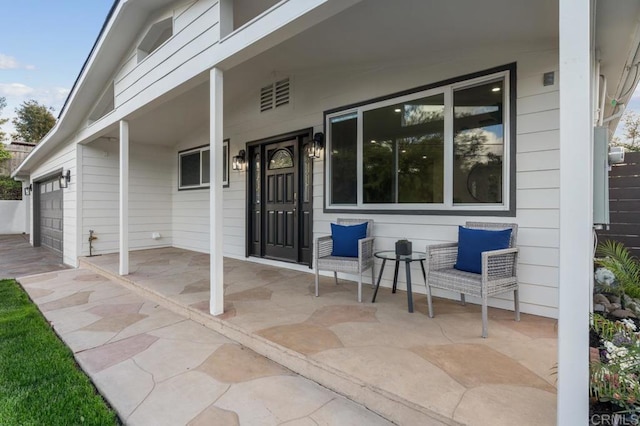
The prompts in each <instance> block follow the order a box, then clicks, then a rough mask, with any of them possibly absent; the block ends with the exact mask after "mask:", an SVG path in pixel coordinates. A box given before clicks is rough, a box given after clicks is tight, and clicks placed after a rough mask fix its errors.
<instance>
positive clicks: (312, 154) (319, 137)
mask: <svg viewBox="0 0 640 426" xmlns="http://www.w3.org/2000/svg"><path fill="white" fill-rule="evenodd" d="M323 146H324V133H321V132H318V133H316V134H315V135H313V140H312V141H311V143H310V144H309V152H308V154H309V158H320V153H321V151H322V147H323Z"/></svg>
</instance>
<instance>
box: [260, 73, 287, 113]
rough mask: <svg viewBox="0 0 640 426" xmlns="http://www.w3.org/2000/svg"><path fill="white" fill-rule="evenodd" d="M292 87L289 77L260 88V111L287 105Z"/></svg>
mask: <svg viewBox="0 0 640 426" xmlns="http://www.w3.org/2000/svg"><path fill="white" fill-rule="evenodd" d="M290 87H291V85H290V83H289V79H288V78H285V79H284V80H280V81H276V82H275V83H272V84H270V85H268V86H265V87H263V88H262V89H260V112H265V111H268V110H270V109H274V108H278V107H281V106H284V105H287V104H288V103H289V95H290Z"/></svg>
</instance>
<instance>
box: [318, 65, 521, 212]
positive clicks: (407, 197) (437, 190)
mask: <svg viewBox="0 0 640 426" xmlns="http://www.w3.org/2000/svg"><path fill="white" fill-rule="evenodd" d="M514 73H515V70H514V67H512V66H510V67H503V68H502V69H501V70H500V71H496V70H492V72H488V73H486V74H485V75H481V76H478V75H474V76H470V77H469V78H460V79H456V80H453V81H449V82H445V83H446V84H441V85H432V86H430V87H427V88H422V89H419V90H416V91H415V92H413V93H403V94H401V95H398V96H390V97H387V98H385V99H382V100H374V101H371V102H369V103H363V104H360V105H357V106H352V107H349V108H348V109H342V110H334V111H331V112H328V113H326V133H327V147H326V151H325V152H326V163H327V174H326V179H327V181H326V188H327V198H326V208H327V210H336V211H345V210H369V211H380V212H382V213H383V212H387V211H388V212H392V213H397V212H403V211H406V210H409V211H416V212H425V213H431V212H438V211H448V212H450V211H454V212H455V211H458V212H470V213H472V214H473V213H478V212H484V211H489V212H495V213H496V214H500V212H512V207H511V204H510V201H511V200H510V198H512V197H510V186H509V185H510V182H511V181H512V179H510V173H511V171H512V170H511V167H512V166H511V157H510V156H511V143H512V142H514V141H513V140H512V139H513V136H512V133H511V130H512V129H511V127H510V125H512V124H513V123H511V121H512V119H511V112H512V110H511V108H513V106H512V103H513V100H512V96H511V95H512V93H511V89H512V88H511V86H512V85H513V83H512V77H513V78H515V76H514V75H513V74H514Z"/></svg>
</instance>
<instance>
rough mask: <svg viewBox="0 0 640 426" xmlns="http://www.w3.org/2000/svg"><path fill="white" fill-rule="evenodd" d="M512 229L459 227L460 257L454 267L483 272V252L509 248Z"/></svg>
mask: <svg viewBox="0 0 640 426" xmlns="http://www.w3.org/2000/svg"><path fill="white" fill-rule="evenodd" d="M510 239H511V229H504V230H502V231H489V230H485V229H470V228H465V227H464V226H459V227H458V259H457V260H456V264H455V265H454V266H453V267H454V268H456V269H458V270H460V271H467V272H475V273H476V274H480V273H482V252H483V251H490V250H501V249H506V248H509V240H510Z"/></svg>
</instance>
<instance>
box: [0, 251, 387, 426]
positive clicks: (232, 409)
mask: <svg viewBox="0 0 640 426" xmlns="http://www.w3.org/2000/svg"><path fill="white" fill-rule="evenodd" d="M0 247H1V245H0ZM25 267H26V266H25ZM19 281H20V283H21V284H22V285H23V287H24V288H25V289H26V290H27V292H28V293H29V295H30V296H31V298H32V299H33V300H34V301H35V302H36V303H37V304H38V306H39V307H40V310H41V311H42V312H43V313H44V315H45V317H46V318H47V319H48V320H49V321H50V322H51V324H52V326H53V327H54V329H55V330H56V332H57V333H58V334H59V335H60V336H61V337H62V339H63V340H64V341H65V343H66V344H67V345H68V346H69V347H70V348H71V350H72V351H73V353H74V354H75V357H76V359H77V361H78V363H79V364H80V365H81V367H82V368H83V369H84V370H85V371H86V372H87V373H88V374H89V375H90V377H91V379H92V380H93V382H94V383H95V384H96V386H97V388H98V389H99V390H100V392H101V393H102V395H103V396H104V397H105V398H106V399H107V400H108V401H109V403H110V404H111V405H112V406H113V407H114V408H115V409H116V411H117V412H118V414H119V415H120V417H121V419H122V420H123V421H124V422H126V424H130V425H172V426H173V425H184V424H189V425H237V424H242V425H285V424H286V425H387V424H390V423H389V422H387V421H386V420H384V419H383V418H381V417H379V416H378V415H376V414H374V413H372V412H371V411H368V410H367V409H365V408H364V407H362V406H359V405H357V404H355V403H353V402H351V401H349V400H347V399H345V398H343V397H342V396H339V395H338V394H336V393H333V392H331V391H329V390H327V389H325V388H323V387H321V386H319V385H318V384H316V383H314V382H312V381H310V380H307V379H305V378H302V377H301V376H299V375H296V374H294V373H292V372H291V371H289V370H287V369H285V368H284V367H282V366H280V365H279V364H276V363H274V362H272V361H270V360H268V359H266V358H264V357H262V356H260V355H258V354H256V353H255V352H253V351H251V350H249V349H247V348H245V347H243V346H240V345H238V344H236V343H234V342H233V341H231V340H229V339H227V338H226V337H224V336H222V335H220V334H218V333H216V332H214V331H212V330H210V329H208V328H206V327H204V326H202V325H200V324H198V323H196V322H194V321H192V320H188V319H185V318H184V317H182V316H180V315H177V314H175V313H173V312H171V311H169V310H167V309H164V308H162V307H160V306H159V305H157V304H156V303H154V302H151V301H148V300H146V299H143V298H141V297H140V296H138V295H136V294H134V293H132V292H131V291H130V290H127V289H126V288H124V287H123V286H121V285H118V284H116V283H114V282H112V281H110V280H109V279H107V278H105V277H103V276H101V275H97V274H95V273H93V272H90V271H88V270H85V269H75V270H68V271H59V272H50V273H46V274H41V275H36V276H29V277H23V278H20V279H19Z"/></svg>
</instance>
